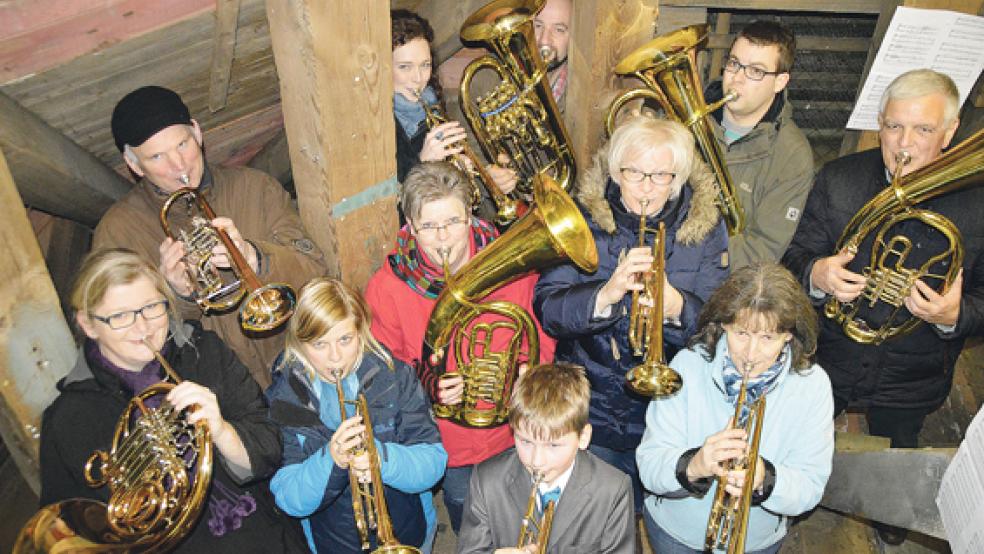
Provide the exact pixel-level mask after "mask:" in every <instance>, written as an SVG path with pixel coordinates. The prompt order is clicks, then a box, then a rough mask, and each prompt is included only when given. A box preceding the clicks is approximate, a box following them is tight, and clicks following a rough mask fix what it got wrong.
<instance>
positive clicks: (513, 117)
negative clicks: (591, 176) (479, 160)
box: [461, 0, 575, 194]
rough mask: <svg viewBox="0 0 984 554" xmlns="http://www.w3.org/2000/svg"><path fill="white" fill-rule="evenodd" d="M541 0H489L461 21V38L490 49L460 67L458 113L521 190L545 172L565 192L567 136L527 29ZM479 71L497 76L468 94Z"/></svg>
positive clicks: (570, 176) (569, 173) (569, 174)
mask: <svg viewBox="0 0 984 554" xmlns="http://www.w3.org/2000/svg"><path fill="white" fill-rule="evenodd" d="M545 1H546V0H494V1H493V2H490V3H488V4H486V5H485V6H483V7H482V8H480V9H479V10H478V11H476V12H475V13H473V14H472V15H471V16H470V17H469V18H468V19H466V20H465V22H464V23H463V24H462V25H461V40H462V42H468V43H476V42H481V43H485V44H486V45H487V47H488V49H489V50H491V51H492V54H491V55H485V56H482V57H481V58H478V59H476V60H474V61H472V62H471V63H470V64H468V66H467V67H466V68H465V71H464V73H463V74H462V76H461V108H462V111H463V112H464V114H465V118H466V119H467V120H468V124H469V125H470V126H471V128H472V131H473V132H474V133H475V138H476V139H478V143H479V144H480V145H481V147H482V151H484V152H485V156H486V157H487V158H488V159H489V160H498V159H499V155H500V154H504V155H505V156H506V157H508V158H509V160H510V161H511V164H512V167H513V169H514V170H516V174H517V175H518V177H519V183H518V184H517V189H518V190H519V191H520V192H521V193H524V194H529V193H530V192H531V190H532V188H533V178H534V176H535V175H536V174H537V173H540V172H547V173H548V174H550V176H551V177H553V178H554V179H555V180H556V181H557V182H558V183H559V184H560V187H561V188H562V189H563V190H570V188H571V185H572V184H573V182H574V175H575V163H574V152H573V150H572V148H571V140H570V138H569V137H568V135H567V129H566V127H564V122H563V121H562V120H561V118H560V110H559V109H558V108H557V102H556V101H555V100H554V97H553V91H552V90H551V88H550V83H549V80H548V79H547V69H546V65H545V64H544V62H543V58H542V56H541V55H540V53H539V52H538V51H537V50H536V37H535V35H534V33H533V18H534V17H535V15H536V14H537V13H538V12H539V11H540V10H541V9H542V8H543V4H544V2H545ZM482 69H490V70H492V71H494V72H495V73H496V74H498V79H499V83H498V85H496V87H495V88H494V89H493V90H491V91H489V92H488V93H487V94H485V95H484V96H481V97H478V98H474V97H473V94H474V93H473V92H472V89H473V85H472V80H473V78H474V76H475V74H476V73H477V72H478V71H480V70H482Z"/></svg>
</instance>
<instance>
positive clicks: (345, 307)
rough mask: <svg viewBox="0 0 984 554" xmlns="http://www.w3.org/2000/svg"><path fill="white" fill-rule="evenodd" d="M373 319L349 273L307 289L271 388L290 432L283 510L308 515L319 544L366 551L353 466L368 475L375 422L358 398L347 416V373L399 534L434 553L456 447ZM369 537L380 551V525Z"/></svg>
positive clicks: (279, 483) (278, 486)
mask: <svg viewBox="0 0 984 554" xmlns="http://www.w3.org/2000/svg"><path fill="white" fill-rule="evenodd" d="M370 317H371V316H370V314H369V309H368V307H367V306H366V303H365V301H364V300H363V298H362V295H361V294H359V293H358V291H356V290H354V289H352V288H351V287H349V286H348V285H345V284H344V283H342V282H340V281H337V280H334V279H316V280H314V281H311V282H310V283H308V284H307V285H305V287H304V288H303V289H302V290H301V295H300V299H299V300H298V306H297V311H296V313H295V314H294V316H293V318H292V319H291V320H290V323H289V326H288V329H287V338H286V349H285V351H284V354H283V355H282V356H281V360H280V361H279V362H278V363H277V364H276V365H275V374H274V382H273V385H271V386H270V388H269V389H268V390H267V398H268V399H269V401H270V417H271V418H272V419H273V420H274V421H276V422H277V423H278V424H279V425H280V426H281V432H282V435H283V440H284V457H283V467H281V468H280V470H279V471H277V473H276V475H275V476H274V477H273V480H272V481H271V483H270V490H271V491H272V492H273V494H274V496H275V498H276V501H277V505H278V506H280V508H281V509H282V510H284V511H285V512H287V513H288V514H289V515H291V516H294V517H298V518H302V525H303V527H304V532H305V534H306V535H307V539H308V543H309V545H310V547H311V550H312V552H331V553H352V554H358V553H360V552H362V551H363V549H362V544H361V541H360V538H359V534H358V531H357V528H356V524H355V516H354V511H353V506H352V494H351V490H350V487H349V471H354V472H356V474H357V476H358V477H359V479H360V480H363V479H367V478H368V475H369V472H368V469H369V462H370V460H369V458H368V456H367V455H366V454H365V453H363V454H361V455H359V456H353V454H352V451H353V449H354V448H355V447H356V446H357V445H358V444H359V443H360V442H361V441H362V440H363V436H364V432H365V430H366V428H365V425H366V423H367V422H364V421H362V418H361V417H358V416H355V415H354V414H355V412H354V408H353V406H352V405H351V404H346V417H345V418H342V417H341V412H340V408H339V398H338V394H337V392H336V390H337V389H336V382H337V381H338V380H339V379H340V380H341V383H342V388H343V392H344V397H345V399H346V400H354V399H356V398H357V397H358V395H359V394H360V393H361V394H363V395H365V398H366V402H367V405H368V412H369V419H371V420H372V421H371V423H372V432H373V434H374V436H375V442H376V449H377V451H378V453H379V463H380V471H381V475H382V479H383V485H384V486H383V489H384V490H385V496H386V502H387V504H388V507H389V516H390V518H391V519H392V522H393V530H394V532H395V535H396V538H397V539H398V540H399V541H400V543H402V544H407V545H413V546H417V547H421V546H423V548H422V549H423V550H424V551H425V552H429V550H430V544H431V542H432V541H433V536H434V531H435V529H436V514H435V512H434V506H433V502H432V500H431V494H430V492H429V491H430V488H431V487H432V486H434V484H435V483H437V481H438V480H439V479H440V478H441V476H442V475H443V474H444V469H445V465H446V463H447V453H446V452H445V451H444V448H443V447H442V446H441V437H440V435H439V434H438V431H437V426H436V425H435V424H434V421H433V419H432V418H431V415H430V404H429V403H428V401H427V399H426V397H425V395H424V393H423V390H422V389H421V388H420V385H419V382H418V381H417V378H416V377H415V376H414V374H413V372H412V371H411V369H410V367H409V366H407V365H406V364H404V363H403V362H400V361H399V360H394V359H393V358H392V356H390V353H389V352H388V351H387V350H386V349H385V347H383V346H382V345H380V344H379V343H378V342H377V341H376V339H375V338H373V336H372V334H371V333H370V330H369V329H370V323H371V319H370ZM364 503H365V502H364ZM370 539H371V543H372V544H371V547H372V548H373V549H375V548H376V546H377V544H376V537H375V536H374V534H373V532H372V531H370Z"/></svg>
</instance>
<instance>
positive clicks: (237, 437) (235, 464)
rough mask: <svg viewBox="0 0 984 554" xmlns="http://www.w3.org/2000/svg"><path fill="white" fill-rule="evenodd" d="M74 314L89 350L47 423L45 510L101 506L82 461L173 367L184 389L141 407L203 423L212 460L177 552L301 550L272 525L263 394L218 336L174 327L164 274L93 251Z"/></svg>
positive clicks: (289, 528) (271, 453)
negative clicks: (67, 504) (165, 407)
mask: <svg viewBox="0 0 984 554" xmlns="http://www.w3.org/2000/svg"><path fill="white" fill-rule="evenodd" d="M71 305H72V309H73V310H74V312H75V322H76V324H77V325H78V327H79V329H80V330H81V331H82V333H83V335H84V340H83V343H82V346H81V348H80V350H79V355H78V360H77V362H76V364H75V367H74V368H73V369H72V371H71V372H70V373H69V374H68V376H66V377H65V378H64V379H62V380H61V381H60V382H59V383H58V390H59V396H58V398H56V399H55V401H54V402H53V403H52V405H51V406H50V407H48V409H47V410H46V411H45V413H44V418H43V421H42V430H41V502H42V504H49V503H52V502H56V501H60V500H64V499H68V498H73V497H84V498H92V499H96V500H100V501H103V502H106V501H107V499H108V498H109V490H108V489H109V487H107V486H103V487H99V488H93V487H92V486H89V485H88V484H87V480H86V478H85V473H86V471H85V470H84V467H85V466H86V462H87V459H88V458H89V457H90V455H92V454H93V452H94V451H96V450H102V451H107V452H108V451H109V450H110V445H111V443H112V441H113V435H114V429H116V427H117V423H118V421H119V420H120V418H121V414H122V413H123V411H124V409H125V408H126V406H127V403H128V402H129V401H130V399H131V397H133V396H134V395H135V394H137V393H139V392H141V391H143V390H145V389H147V388H148V387H150V386H151V385H155V384H158V383H161V382H162V381H169V379H168V371H169V370H170V369H172V368H173V372H174V373H175V374H176V376H177V378H179V379H181V380H182V382H181V383H180V384H177V385H176V386H175V387H174V388H173V389H172V390H171V391H170V392H169V393H168V394H167V395H166V399H163V398H161V397H159V396H158V397H153V398H151V399H150V400H148V401H147V402H146V405H147V408H149V409H158V408H159V407H160V404H163V403H165V402H166V403H170V404H172V405H173V406H174V408H175V409H177V410H178V411H182V410H185V409H188V410H189V411H188V415H187V419H188V421H189V422H190V423H195V422H198V421H205V422H207V426H208V429H209V431H210V434H211V440H212V443H213V445H214V452H215V454H214V455H213V456H214V458H216V459H215V460H214V462H213V463H212V484H211V488H210V489H209V491H210V492H209V493H208V495H207V496H206V497H205V499H204V502H206V503H207V505H206V506H203V507H201V515H200V517H199V519H198V521H197V522H196V523H194V524H193V527H192V528H191V530H190V532H189V534H188V536H187V537H186V538H185V539H184V541H183V542H180V543H178V548H177V550H178V551H186V552H247V551H257V550H258V549H259V550H270V551H285V550H291V549H296V548H303V546H304V542H303V539H302V537H301V534H300V532H299V529H297V528H296V526H295V525H292V524H291V523H290V522H289V521H286V520H285V519H284V518H282V517H278V515H277V513H276V508H275V507H274V504H273V499H272V497H271V496H270V493H269V491H268V489H267V481H266V480H265V478H266V477H268V476H269V475H270V474H271V473H272V472H273V470H274V469H275V468H276V465H277V464H278V463H279V461H280V454H281V446H280V440H279V437H278V431H277V428H276V426H275V425H274V424H273V423H271V422H269V421H267V418H266V406H265V403H264V401H263V396H262V393H261V391H260V388H259V386H258V385H257V384H256V382H255V381H254V380H253V379H252V377H250V374H249V371H248V370H247V369H246V367H245V366H243V364H242V363H240V361H239V359H238V358H237V357H236V355H235V354H233V353H232V351H231V350H229V348H228V347H226V345H225V344H224V343H223V342H222V341H221V339H219V338H218V336H217V335H215V334H214V333H213V332H211V331H205V330H203V329H202V328H201V326H200V325H199V324H198V322H197V321H191V322H187V323H182V321H181V319H179V318H178V317H176V314H175V311H174V306H175V302H174V297H173V293H172V292H171V288H170V287H169V286H168V284H167V282H166V281H165V280H164V278H163V277H162V276H161V274H160V273H159V272H158V271H157V270H156V269H155V268H154V267H152V266H151V265H150V263H148V262H147V261H145V260H144V259H143V258H141V257H139V256H138V255H137V254H135V253H133V252H131V251H129V250H123V249H113V250H97V251H95V252H93V253H91V254H90V255H89V256H88V257H87V258H86V260H85V261H84V263H83V264H82V267H81V269H80V271H79V275H78V277H77V278H76V281H75V284H74V286H73V288H72V293H71ZM157 352H160V353H161V356H162V358H163V359H164V360H165V361H166V363H167V364H168V366H169V368H168V369H162V367H161V363H160V362H159V361H158V360H157V359H156V358H155V353H157ZM170 382H171V383H172V384H174V381H173V380H170ZM186 461H188V460H186ZM193 469H194V468H193ZM158 479H159V480H162V481H163V479H161V478H160V477H158Z"/></svg>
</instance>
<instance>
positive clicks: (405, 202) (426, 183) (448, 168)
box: [400, 162, 472, 222]
mask: <svg viewBox="0 0 984 554" xmlns="http://www.w3.org/2000/svg"><path fill="white" fill-rule="evenodd" d="M471 187H472V183H471V181H469V180H468V178H467V177H466V176H465V174H464V173H462V172H461V170H459V169H458V168H457V167H455V166H454V165H453V164H451V163H449V162H421V163H419V164H417V165H415V166H414V167H413V169H411V170H410V173H407V176H406V178H404V179H403V190H402V191H401V193H400V206H401V207H402V208H403V215H405V216H406V217H407V219H409V220H410V221H413V222H416V221H417V220H418V219H420V211H421V210H422V209H423V207H424V204H427V203H429V202H434V201H435V200H442V199H444V198H448V197H451V198H457V199H458V200H461V203H462V204H463V205H464V206H465V211H468V212H470V211H471V190H472V188H471Z"/></svg>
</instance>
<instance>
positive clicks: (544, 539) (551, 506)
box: [516, 473, 557, 554]
mask: <svg viewBox="0 0 984 554" xmlns="http://www.w3.org/2000/svg"><path fill="white" fill-rule="evenodd" d="M541 481H543V474H541V473H534V474H533V488H532V489H531V490H530V499H529V500H528V501H527V502H526V515H524V516H523V521H522V522H521V523H520V526H519V540H518V541H516V548H519V549H522V548H524V547H525V546H527V545H530V544H535V545H536V550H535V552H536V554H546V552H547V544H549V543H550V528H551V527H553V517H554V510H555V509H556V508H557V505H556V502H555V501H553V500H551V501H549V502H547V505H546V506H543V509H542V510H541V512H542V515H541V516H540V517H539V519H538V518H537V509H536V498H537V495H538V494H539V493H540V482H541Z"/></svg>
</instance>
